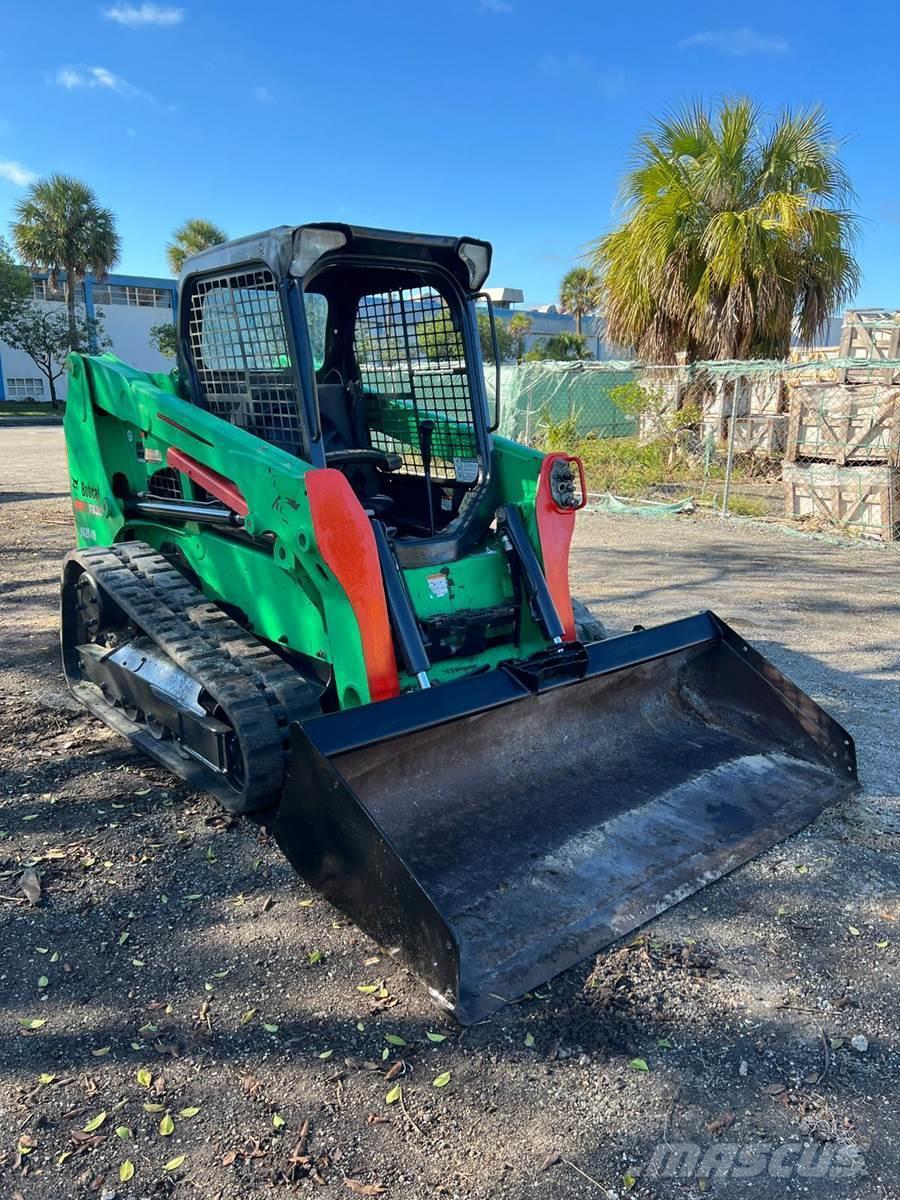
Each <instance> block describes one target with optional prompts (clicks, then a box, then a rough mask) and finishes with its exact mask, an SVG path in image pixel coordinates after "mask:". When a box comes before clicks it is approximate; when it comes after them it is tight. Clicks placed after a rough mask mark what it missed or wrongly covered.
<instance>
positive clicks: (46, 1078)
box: [38, 1075, 56, 1083]
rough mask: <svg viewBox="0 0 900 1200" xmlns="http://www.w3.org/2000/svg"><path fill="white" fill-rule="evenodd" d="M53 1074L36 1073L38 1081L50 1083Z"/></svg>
mask: <svg viewBox="0 0 900 1200" xmlns="http://www.w3.org/2000/svg"><path fill="white" fill-rule="evenodd" d="M55 1078H56V1076H55V1075H38V1083H52V1082H53V1080H54V1079H55Z"/></svg>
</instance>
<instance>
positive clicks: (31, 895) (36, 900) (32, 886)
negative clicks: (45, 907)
mask: <svg viewBox="0 0 900 1200" xmlns="http://www.w3.org/2000/svg"><path fill="white" fill-rule="evenodd" d="M19 887H20V888H21V889H22V891H23V892H24V894H25V898H26V899H27V901H28V903H29V904H31V905H32V906H34V905H35V904H40V902H41V878H40V876H39V875H38V873H37V871H35V870H34V868H33V867H29V868H28V870H27V871H23V872H22V874H21V875H20V876H19Z"/></svg>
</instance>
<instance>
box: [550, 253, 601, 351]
mask: <svg viewBox="0 0 900 1200" xmlns="http://www.w3.org/2000/svg"><path fill="white" fill-rule="evenodd" d="M599 304H600V277H599V275H598V274H597V272H596V271H595V270H593V268H591V267H573V268H572V270H571V271H568V272H567V273H566V274H565V275H564V276H563V279H562V283H561V284H560V285H559V307H560V308H561V309H562V311H563V312H565V313H571V314H572V316H573V317H574V318H575V332H576V333H577V334H578V336H579V337H580V336H581V322H582V319H583V318H584V317H586V316H588V315H589V314H590V313H592V312H595V311H596V309H597V308H598V306H599Z"/></svg>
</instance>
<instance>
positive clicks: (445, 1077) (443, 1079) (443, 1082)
mask: <svg viewBox="0 0 900 1200" xmlns="http://www.w3.org/2000/svg"><path fill="white" fill-rule="evenodd" d="M450 1078H451V1076H450V1072H449V1071H442V1072H441V1073H440V1075H438V1076H437V1078H436V1079H433V1080H432V1081H431V1083H432V1086H433V1087H446V1086H447V1084H448V1083H449V1082H450Z"/></svg>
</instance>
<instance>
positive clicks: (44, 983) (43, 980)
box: [38, 975, 50, 991]
mask: <svg viewBox="0 0 900 1200" xmlns="http://www.w3.org/2000/svg"><path fill="white" fill-rule="evenodd" d="M49 986H50V980H49V979H48V978H47V976H46V975H39V976H38V987H39V988H40V989H41V990H42V991H43V989H44V988H45V987H49Z"/></svg>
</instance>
